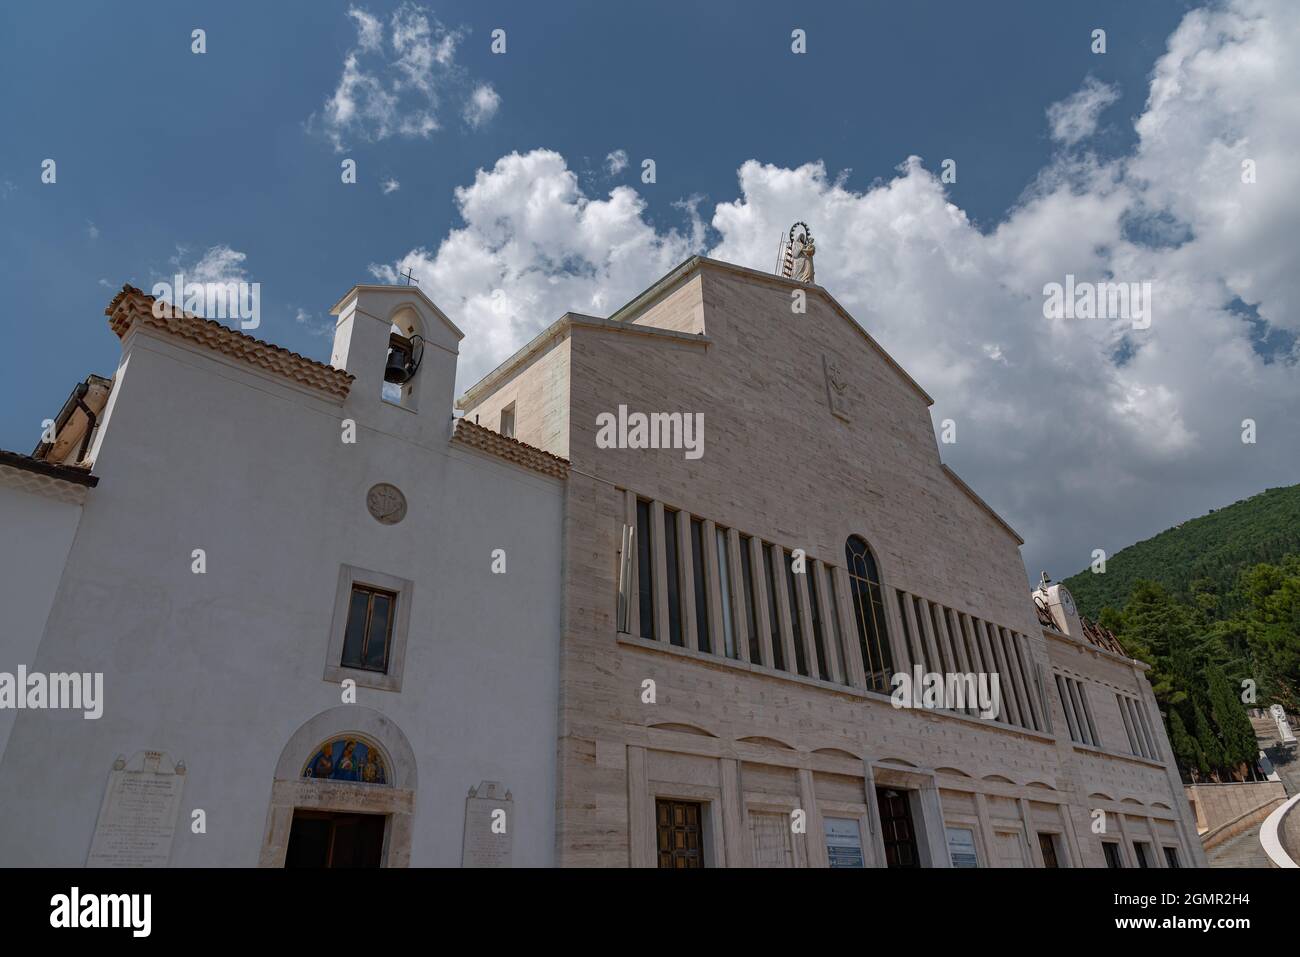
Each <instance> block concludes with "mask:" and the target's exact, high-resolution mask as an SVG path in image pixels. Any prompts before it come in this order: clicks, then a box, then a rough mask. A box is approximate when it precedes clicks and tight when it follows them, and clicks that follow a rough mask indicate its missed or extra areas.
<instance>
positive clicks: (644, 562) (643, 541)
mask: <svg viewBox="0 0 1300 957" xmlns="http://www.w3.org/2000/svg"><path fill="white" fill-rule="evenodd" d="M651 524H652V523H651V521H650V503H649V502H647V501H646V500H645V499H643V498H639V499H637V500H636V564H637V608H638V611H639V614H638V616H637V617H639V618H640V619H641V637H642V638H658V637H659V636H658V635H656V634H655V572H654V557H653V556H654V552H653V551H652V550H651V548H650V526H651Z"/></svg>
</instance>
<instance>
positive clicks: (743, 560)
mask: <svg viewBox="0 0 1300 957" xmlns="http://www.w3.org/2000/svg"><path fill="white" fill-rule="evenodd" d="M750 541H751V539H750V538H749V536H748V535H741V536H740V576H741V578H743V579H744V584H745V608H746V609H747V610H748V612H749V614H748V615H747V616H746V617H748V619H749V621H748V622H747V624H748V625H749V660H750V661H751V662H753V663H754V664H756V665H759V664H762V663H763V653H762V650H761V649H760V648H759V642H758V596H757V595H756V594H755V593H754V562H753V559H751V558H750V556H749V552H750V547H751V546H750Z"/></svg>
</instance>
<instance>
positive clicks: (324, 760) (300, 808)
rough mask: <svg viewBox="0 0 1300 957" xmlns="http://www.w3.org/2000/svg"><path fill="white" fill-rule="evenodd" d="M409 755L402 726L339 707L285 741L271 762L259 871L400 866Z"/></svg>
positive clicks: (411, 775)
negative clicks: (272, 771)
mask: <svg viewBox="0 0 1300 957" xmlns="http://www.w3.org/2000/svg"><path fill="white" fill-rule="evenodd" d="M415 792H416V769H415V754H414V752H413V751H412V750H411V745H410V743H409V742H408V741H407V740H406V735H405V734H403V733H402V730H401V728H399V727H398V726H397V725H396V724H394V723H393V722H392V721H391V720H390V719H389V718H387V717H386V716H384V715H383V714H381V713H380V712H378V711H375V710H373V709H371V708H362V707H359V706H357V705H343V706H340V707H337V708H331V709H330V710H328V711H323V712H321V713H320V714H318V715H316V716H315V717H314V718H312V719H311V720H310V721H308V722H307V723H306V724H304V725H303V726H302V727H301V728H299V729H298V730H297V731H296V732H294V734H293V736H292V737H290V739H289V742H288V744H286V745H285V748H284V750H283V751H282V752H281V754H280V760H279V762H278V763H277V764H276V769H275V780H274V781H273V782H272V784H271V806H270V809H269V810H268V812H267V819H266V830H265V836H264V838H263V841H262V851H261V854H260V855H259V861H258V863H259V865H260V866H262V867H285V866H298V867H361V866H377V867H406V866H408V865H409V864H410V861H411V833H412V816H413V814H414V811H415Z"/></svg>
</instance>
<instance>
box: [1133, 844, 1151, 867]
mask: <svg viewBox="0 0 1300 957" xmlns="http://www.w3.org/2000/svg"><path fill="white" fill-rule="evenodd" d="M1133 853H1134V854H1136V855H1137V859H1138V867H1141V868H1147V867H1150V866H1151V848H1150V847H1149V846H1148V845H1147V843H1146V842H1145V841H1134V842H1133Z"/></svg>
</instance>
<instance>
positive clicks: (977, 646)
mask: <svg viewBox="0 0 1300 957" xmlns="http://www.w3.org/2000/svg"><path fill="white" fill-rule="evenodd" d="M808 269H809V271H811V264H809V266H808ZM794 302H800V304H801V305H802V306H803V309H802V311H796V310H795V309H792V303H794ZM154 306H155V304H154V302H153V301H152V299H151V297H149V296H146V295H144V294H143V293H141V292H140V291H139V290H135V289H132V288H130V287H127V288H125V289H124V290H123V292H122V293H121V294H119V295H118V296H117V297H116V298H115V299H114V300H113V302H112V303H111V304H110V305H109V308H108V310H107V313H108V316H109V320H110V327H111V328H112V330H113V331H114V332H115V333H116V334H117V335H118V336H119V338H120V339H121V341H122V359H121V362H120V364H119V367H118V369H117V371H116V374H115V375H114V376H113V377H112V379H111V380H110V379H101V378H98V377H94V376H92V377H90V378H88V379H87V380H86V381H85V382H84V383H82V384H81V385H79V386H78V388H77V390H76V391H74V393H73V396H72V397H71V398H70V399H69V402H68V403H67V404H66V405H65V406H64V408H63V410H62V411H61V412H60V413H59V415H58V417H57V418H56V420H55V422H54V427H53V434H52V435H51V436H50V441H48V442H42V443H41V445H40V446H39V447H38V448H37V449H36V451H35V453H34V454H33V455H32V456H25V455H18V454H14V453H2V454H0V524H3V525H4V526H5V527H7V528H12V529H14V530H15V531H16V532H17V534H15V535H14V536H12V537H11V538H10V541H11V542H14V543H15V544H13V545H9V544H7V545H6V546H5V547H4V548H3V549H0V571H2V572H3V574H0V599H3V600H4V601H5V604H6V607H10V608H14V609H16V611H15V613H14V616H13V619H12V621H13V622H14V623H15V625H16V627H15V628H13V629H12V630H11V631H10V632H9V633H8V635H7V636H6V637H5V638H4V640H3V641H2V642H0V673H5V672H8V673H15V672H16V671H17V669H18V668H19V667H20V666H22V667H24V668H26V669H27V670H29V671H31V672H36V673H40V674H46V675H54V674H66V673H74V672H75V673H86V674H93V673H102V675H103V682H104V688H103V693H102V703H103V712H102V716H100V717H98V718H95V719H93V720H87V719H86V718H83V716H82V714H81V713H80V712H77V711H75V710H39V709H28V710H3V709H0V749H2V750H3V755H2V756H0V807H4V808H5V809H6V814H5V815H3V816H2V817H0V863H3V864H9V865H14V864H41V865H47V864H58V865H79V864H86V863H89V864H92V865H115V864H132V863H134V864H171V865H180V866H239V865H245V866H249V865H261V866H283V865H286V864H295V863H298V864H306V865H317V864H321V863H334V864H340V863H342V864H347V863H373V864H381V865H384V866H406V865H414V866H422V865H430V866H457V865H466V866H501V865H514V866H552V865H558V866H602V867H603V866H611V867H625V866H634V867H654V866H666V867H698V866H706V867H716V866H811V867H824V866H930V867H948V866H980V867H990V866H1032V867H1049V866H1070V867H1077V866H1090V867H1101V866H1125V867H1137V866H1150V867H1166V866H1180V867H1187V866H1201V865H1203V864H1204V857H1203V854H1202V853H1201V850H1200V847H1199V844H1198V842H1197V840H1196V831H1195V827H1194V824H1193V823H1192V822H1191V819H1190V816H1189V813H1188V809H1187V806H1186V802H1185V801H1184V800H1183V799H1182V797H1181V795H1182V788H1181V784H1180V782H1179V779H1178V775H1177V772H1176V771H1175V770H1174V765H1173V758H1172V754H1171V752H1170V748H1169V744H1168V741H1167V740H1166V736H1165V732H1164V729H1163V727H1162V725H1161V722H1160V717H1159V712H1158V710H1157V707H1156V702H1155V699H1154V697H1153V695H1152V693H1151V689H1150V685H1149V683H1148V681H1147V679H1146V677H1145V668H1144V666H1142V665H1141V664H1140V663H1137V662H1134V661H1132V660H1130V659H1129V658H1127V657H1126V656H1125V655H1124V654H1123V653H1122V650H1121V649H1120V648H1119V647H1118V645H1117V644H1116V643H1115V642H1114V639H1113V637H1112V636H1110V635H1108V634H1107V633H1105V632H1104V631H1103V630H1101V629H1099V628H1098V627H1097V626H1095V625H1093V624H1091V623H1089V622H1087V621H1085V620H1083V619H1081V618H1080V617H1079V616H1078V614H1077V612H1076V611H1075V609H1074V608H1073V603H1072V601H1071V599H1070V596H1069V595H1068V593H1067V592H1066V591H1065V590H1064V589H1063V588H1062V587H1061V586H1058V585H1052V584H1050V583H1049V582H1044V585H1043V586H1042V587H1041V588H1040V589H1039V590H1037V591H1035V592H1032V593H1029V594H1027V589H1026V574H1025V568H1024V564H1023V562H1022V560H1021V557H1020V552H1019V547H1020V545H1021V544H1023V543H1022V542H1021V540H1020V539H1019V537H1018V536H1017V535H1016V533H1015V532H1014V530H1012V529H1011V528H1010V527H1009V526H1008V525H1007V524H1006V523H1005V522H1004V521H1003V520H1002V519H1000V518H999V517H998V516H997V515H996V514H995V513H994V512H993V511H992V510H991V509H990V508H989V506H988V505H987V504H985V503H984V502H983V500H981V499H980V498H979V497H978V495H977V494H976V493H975V492H974V491H973V490H971V489H970V488H969V487H968V486H966V485H965V483H964V482H962V480H961V479H960V478H959V477H958V476H957V475H956V474H955V473H954V472H952V470H951V469H949V468H948V467H947V466H945V465H944V464H943V463H942V461H941V460H940V456H939V451H938V445H937V443H936V440H935V435H934V431H933V426H932V423H931V420H930V415H929V406H930V404H931V401H930V399H929V397H928V396H927V395H926V393H925V391H924V390H923V389H922V388H921V387H920V386H919V385H918V384H917V383H916V382H915V381H913V380H912V379H911V378H910V377H909V376H908V374H907V373H906V372H905V371H904V370H903V369H902V368H901V367H900V366H899V365H898V364H897V363H896V362H895V361H894V360H893V359H892V358H890V357H889V355H888V354H887V353H885V351H884V350H883V349H882V348H881V347H880V346H879V345H878V344H877V343H876V342H875V341H874V340H873V339H872V338H871V337H870V336H869V335H868V334H867V333H866V332H865V331H863V329H862V328H861V327H860V326H858V325H857V323H856V322H854V320H853V319H852V318H851V317H850V316H849V315H848V314H847V313H846V312H845V311H844V310H843V309H842V308H841V307H840V306H839V305H838V304H837V303H836V302H835V300H834V299H833V298H832V297H831V295H830V294H829V293H828V292H827V291H826V290H824V289H823V288H821V287H819V286H816V285H813V284H811V283H801V282H798V281H796V280H794V279H789V278H784V277H783V276H774V275H768V274H764V273H759V272H755V271H753V270H749V269H744V268H741V267H737V266H733V265H730V264H727V263H721V262H717V261H713V260H708V259H703V258H695V259H692V260H690V261H688V262H686V263H684V264H682V265H681V266H680V267H678V268H677V269H676V270H674V271H673V272H671V273H669V274H668V275H667V276H665V277H663V278H662V279H661V280H659V281H658V282H657V283H655V284H654V285H653V286H652V287H651V288H649V289H648V290H646V291H645V292H644V293H642V294H641V295H640V296H638V297H637V298H636V299H635V300H633V301H632V302H631V303H629V304H628V305H626V306H624V307H623V308H622V309H620V310H619V311H618V312H616V313H615V314H614V315H613V316H611V317H609V318H597V317H591V316H583V315H576V314H569V315H566V316H564V317H562V318H561V319H560V320H559V321H557V322H556V323H555V324H553V325H552V326H551V327H550V328H549V329H547V330H546V331H545V332H544V333H542V334H541V335H540V336H538V337H537V338H536V339H535V340H534V341H533V342H531V343H529V344H528V345H527V346H525V347H524V348H523V349H521V350H520V351H519V352H518V353H517V354H516V355H515V356H513V357H511V358H510V359H509V360H507V361H506V362H505V363H503V364H502V365H501V366H500V367H499V368H498V369H496V370H495V371H494V372H492V373H491V374H490V375H488V376H487V377H486V378H484V379H483V380H482V381H481V382H479V383H478V384H476V385H474V386H473V387H472V388H470V389H469V390H468V391H467V392H466V393H465V395H464V396H462V397H461V398H460V400H459V402H458V403H457V404H458V406H459V407H460V410H461V411H462V413H463V414H462V415H461V416H460V417H455V418H453V416H452V415H451V406H452V399H453V391H452V390H453V383H454V380H455V368H456V360H457V353H458V343H459V341H460V338H461V334H460V332H459V330H457V329H456V327H455V325H454V324H453V323H452V322H451V321H450V320H449V319H448V318H447V317H446V316H445V315H443V313H442V312H441V311H440V310H439V309H438V307H437V306H436V305H435V304H434V303H433V302H432V301H431V300H430V299H429V298H428V297H427V296H425V295H424V294H423V293H422V292H420V291H419V290H418V289H415V288H413V287H404V286H398V287H388V286H358V287H355V288H353V289H352V290H351V291H349V293H348V294H347V295H346V296H344V298H343V299H342V300H340V302H339V303H338V304H337V305H336V306H335V309H334V313H335V315H336V316H337V317H338V323H337V327H336V334H335V341H334V349H333V353H332V356H331V361H330V363H329V364H328V365H327V364H324V363H317V362H313V361H311V360H308V359H305V358H303V357H302V356H298V355H296V354H293V353H290V352H287V351H286V350H283V349H279V348H278V347H275V346H273V345H270V344H269V343H265V342H261V341H260V340H256V339H253V338H252V337H251V336H248V335H246V334H243V333H241V332H238V331H236V330H234V329H230V328H227V327H224V326H221V325H220V324H218V323H215V322H208V321H206V320H203V319H199V318H196V317H193V316H188V315H184V314H181V315H178V316H171V317H162V318H159V316H158V315H157V310H156V309H155V308H154ZM394 364H396V365H397V366H398V367H403V368H405V372H402V371H401V368H399V371H398V374H396V375H395V376H394V377H393V380H390V384H389V385H388V386H385V378H386V375H387V371H389V370H391V368H392V367H393V366H394ZM404 376H405V377H404ZM394 380H395V381H394ZM692 426H694V430H692ZM647 445H650V446H652V447H645V446H647ZM899 672H901V673H907V674H909V675H913V674H915V675H917V676H918V677H920V676H922V675H925V674H934V673H937V674H939V675H956V674H966V673H968V674H972V675H985V676H987V675H993V674H995V675H997V677H998V682H999V683H998V688H999V694H1000V697H999V698H998V699H997V700H998V705H999V706H998V707H997V708H996V709H995V711H994V712H993V713H988V714H985V713H983V712H982V711H981V708H980V706H979V704H978V703H977V702H973V701H970V700H960V701H953V700H949V701H947V702H944V701H942V700H941V701H940V702H939V705H940V706H938V707H920V708H896V707H894V704H893V702H891V698H890V693H891V679H892V676H893V675H894V674H895V673H899ZM349 694H350V695H351V697H350V698H349ZM141 795H144V797H142V796H141ZM196 811H202V812H204V813H203V815H202V817H203V820H204V828H203V829H202V830H200V829H198V828H197V826H196V825H195V823H194V822H195V820H196V816H195V812H196ZM322 855H323V858H322ZM363 858H364V860H363Z"/></svg>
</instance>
